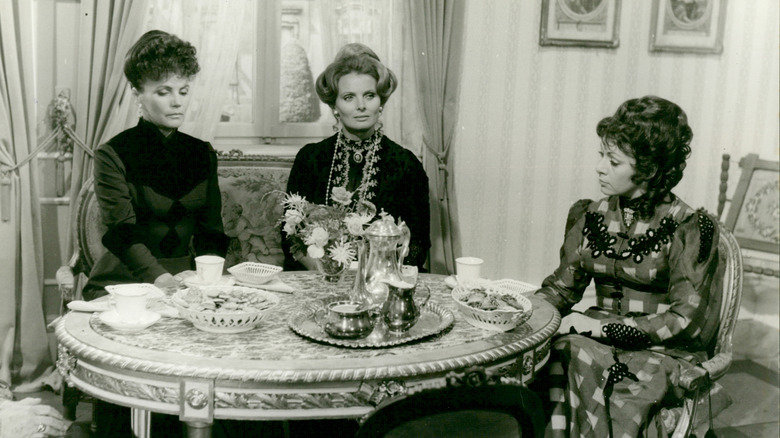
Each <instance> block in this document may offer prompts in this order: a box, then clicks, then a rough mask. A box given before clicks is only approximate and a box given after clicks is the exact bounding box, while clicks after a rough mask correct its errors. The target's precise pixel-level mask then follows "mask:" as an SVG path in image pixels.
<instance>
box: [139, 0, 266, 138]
mask: <svg viewBox="0 0 780 438" xmlns="http://www.w3.org/2000/svg"><path fill="white" fill-rule="evenodd" d="M149 1H150V2H151V4H150V6H151V7H150V10H149V14H148V16H147V22H146V24H145V29H146V30H151V29H159V30H163V31H165V32H168V33H172V34H174V35H176V36H178V37H179V38H181V39H183V40H185V41H189V42H190V43H191V44H192V45H193V46H195V49H196V50H197V56H198V63H199V64H200V73H198V75H197V76H196V77H195V80H194V81H193V84H192V87H191V90H192V94H191V96H192V97H191V100H190V108H189V110H188V112H187V117H186V120H185V122H184V124H183V125H182V127H181V128H180V130H181V131H182V132H185V133H187V134H189V135H192V136H194V137H197V138H199V139H201V140H204V141H212V140H213V139H214V132H215V129H216V127H217V123H218V122H219V116H220V112H221V110H222V107H221V105H220V103H221V102H222V101H223V100H224V96H225V95H226V94H227V92H228V85H229V83H230V79H231V78H230V74H231V72H232V71H233V68H232V66H233V65H234V64H235V62H236V57H237V55H238V48H239V40H240V39H239V37H238V35H239V34H240V33H241V32H242V31H244V30H243V29H241V27H242V26H241V24H242V23H243V22H244V20H240V19H238V18H236V17H243V16H244V15H245V14H250V13H252V8H255V7H256V6H255V5H254V2H251V1H247V0H222V1H219V2H215V1H213V0H149Z"/></svg>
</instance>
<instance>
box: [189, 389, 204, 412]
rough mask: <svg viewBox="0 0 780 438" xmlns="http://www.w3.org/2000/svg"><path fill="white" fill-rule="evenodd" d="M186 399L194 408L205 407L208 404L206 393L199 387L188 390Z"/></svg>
mask: <svg viewBox="0 0 780 438" xmlns="http://www.w3.org/2000/svg"><path fill="white" fill-rule="evenodd" d="M186 400H187V404H188V405H190V407H191V408H192V409H203V408H205V407H206V405H207V404H208V400H207V398H206V394H204V393H203V391H201V390H199V389H190V390H189V391H187V396H186Z"/></svg>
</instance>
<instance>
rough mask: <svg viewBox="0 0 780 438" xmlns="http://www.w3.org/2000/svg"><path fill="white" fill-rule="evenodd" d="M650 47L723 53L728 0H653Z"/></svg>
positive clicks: (660, 50) (665, 49) (655, 49)
mask: <svg viewBox="0 0 780 438" xmlns="http://www.w3.org/2000/svg"><path fill="white" fill-rule="evenodd" d="M652 17H653V21H652V24H651V26H650V51H652V52H688V53H721V52H722V51H723V28H724V25H725V23H726V0H653V13H652Z"/></svg>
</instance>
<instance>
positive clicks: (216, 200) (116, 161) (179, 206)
mask: <svg viewBox="0 0 780 438" xmlns="http://www.w3.org/2000/svg"><path fill="white" fill-rule="evenodd" d="M198 70H199V66H198V61H197V59H196V57H195V48H194V47H193V46H192V45H191V44H190V43H188V42H186V41H182V40H181V39H179V38H178V37H176V36H174V35H170V34H168V33H165V32H162V31H159V30H153V31H149V32H147V33H146V34H144V35H143V36H141V38H140V39H139V40H138V41H137V42H136V43H135V45H134V46H133V47H132V48H131V49H130V51H129V52H128V54H127V57H126V59H125V67H124V71H125V76H126V77H127V80H128V82H130V86H131V87H132V90H133V94H134V95H135V97H136V99H137V100H138V109H139V113H140V115H141V118H140V120H139V121H138V125H136V126H135V127H134V128H130V129H128V130H126V131H124V132H122V133H120V134H119V135H117V136H116V137H114V138H112V139H111V140H109V141H108V142H107V143H106V144H103V145H101V146H99V147H98V148H97V150H96V151H95V168H94V170H95V172H94V174H95V195H96V197H97V200H98V203H99V205H100V213H101V217H102V220H103V223H104V224H105V225H106V226H107V227H108V231H107V232H106V233H105V235H104V236H103V240H102V241H103V245H104V246H105V247H106V249H107V250H108V251H107V252H106V253H105V255H103V257H101V258H100V260H98V262H97V263H96V264H95V267H94V268H93V269H92V272H91V273H90V278H89V282H88V283H87V285H86V286H85V289H84V296H85V298H87V299H94V298H96V297H99V296H101V295H104V294H105V293H106V292H105V290H104V289H103V287H104V286H106V285H109V284H119V283H137V282H144V283H154V284H155V285H156V286H158V287H161V288H172V287H176V286H177V285H178V283H177V281H176V280H175V279H174V278H173V276H174V275H175V274H177V273H179V272H181V271H185V270H189V269H193V268H194V266H193V261H194V257H195V256H196V255H202V254H216V255H219V256H222V257H224V256H225V252H226V251H227V246H228V238H227V236H225V234H224V233H223V227H222V216H221V208H222V201H221V195H220V191H219V186H218V182H217V157H216V153H215V152H214V150H213V149H212V147H211V145H210V144H209V143H207V142H204V141H202V140H199V139H197V138H194V137H191V136H189V135H187V134H184V133H182V132H179V131H178V128H179V127H180V126H181V124H182V122H183V121H184V115H185V113H186V110H187V105H188V103H189V92H190V81H191V79H192V78H193V76H195V74H196V73H198ZM193 251H194V252H193ZM93 417H94V423H95V425H96V427H97V431H96V433H95V436H96V437H106V438H109V437H110V438H117V437H129V436H131V430H130V409H129V408H125V407H120V406H116V405H112V404H110V403H106V402H101V401H97V402H96V403H95V407H94V411H93ZM263 428H264V425H263V424H262V423H260V422H253V423H244V422H235V421H217V422H215V423H214V430H213V432H214V436H216V437H225V436H237V437H238V436H256V435H258V434H259V433H261V432H260V429H263ZM151 431H152V436H153V437H166V438H168V437H178V436H182V435H183V434H182V425H181V423H180V422H179V419H178V417H176V416H170V415H161V414H153V415H152V426H151Z"/></svg>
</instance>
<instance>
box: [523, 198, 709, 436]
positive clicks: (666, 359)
mask: <svg viewBox="0 0 780 438" xmlns="http://www.w3.org/2000/svg"><path fill="white" fill-rule="evenodd" d="M621 214H622V213H621V211H620V209H619V206H618V198H617V197H608V198H604V199H602V200H599V201H590V200H582V201H578V202H577V203H575V204H574V205H573V206H572V208H571V209H570V211H569V217H568V220H567V227H566V234H565V237H564V243H563V246H562V248H561V251H560V255H561V263H560V266H559V267H558V269H556V271H555V272H554V273H553V274H552V275H550V276H549V277H548V278H547V279H545V281H544V282H543V283H542V289H540V290H539V291H538V292H537V293H538V294H539V295H540V296H541V297H543V298H544V299H546V300H547V301H549V302H550V303H552V304H553V305H555V306H556V307H557V308H558V309H560V310H561V313H562V314H563V315H566V314H567V313H568V312H569V311H570V309H571V307H572V306H574V305H575V304H577V303H578V302H579V301H580V300H581V299H582V296H583V293H584V291H585V289H586V287H587V286H588V285H589V284H590V282H591V281H592V280H593V281H595V283H596V295H597V306H596V307H593V308H590V309H588V310H587V311H586V312H585V314H586V315H587V316H590V317H592V318H596V319H600V320H602V321H603V323H604V324H606V323H610V322H614V323H620V324H626V325H629V326H632V327H635V328H637V329H638V330H640V331H641V332H643V333H645V334H647V335H648V336H649V337H650V340H651V343H652V344H653V345H652V347H651V348H650V350H644V351H635V352H628V351H621V350H617V355H618V357H619V359H620V361H621V362H623V363H625V364H627V365H628V371H629V372H631V373H633V374H634V375H636V376H637V377H638V379H639V381H638V382H634V381H633V380H631V379H624V380H623V381H621V382H618V383H616V384H615V386H614V388H613V392H612V395H611V396H610V397H609V400H610V415H611V421H612V427H613V432H614V434H613V436H614V437H616V438H617V437H636V436H649V435H648V433H650V434H651V435H650V436H652V433H655V432H652V433H651V432H649V430H650V429H653V430H656V431H658V429H659V427H660V429H663V426H662V424H663V422H661V421H654V419H653V414H654V413H655V412H657V410H658V408H659V407H660V406H661V405H660V403H661V401H662V400H663V401H664V402H665V403H666V402H669V401H670V400H674V399H676V398H679V397H680V396H681V394H677V391H679V389H677V385H676V381H677V379H678V376H679V373H680V370H681V369H682V368H685V367H690V366H693V365H691V364H692V363H696V362H697V361H700V360H703V359H706V352H705V350H706V348H707V346H708V345H709V342H710V339H709V338H710V337H711V336H712V332H705V331H704V330H703V327H705V326H707V324H706V321H707V320H708V318H718V314H719V308H718V306H717V303H716V302H715V300H714V299H713V300H712V302H711V300H710V284H711V282H712V278H713V276H714V274H715V271H716V268H717V264H718V253H717V245H712V244H711V243H712V242H713V241H714V242H717V241H718V235H717V232H718V230H717V227H711V228H708V227H702V226H701V223H706V222H708V221H711V219H709V217H708V216H707V217H706V218H705V219H704V220H702V219H701V217H702V215H706V213H704V212H701V211H696V210H694V209H692V208H691V207H689V206H688V205H686V204H685V203H684V202H682V201H681V200H680V199H678V198H676V197H675V198H674V199H672V200H671V202H669V203H665V204H661V205H659V206H658V207H657V208H656V214H655V216H653V217H652V218H649V219H637V220H634V222H633V223H632V224H631V226H630V227H626V226H625V224H624V223H623V220H622V216H621ZM551 354H552V358H551V362H552V363H551V366H550V380H549V381H550V385H551V386H552V387H551V389H550V397H551V402H552V403H553V406H554V409H553V413H552V417H551V422H550V428H551V430H552V431H553V432H554V434H553V436H556V437H594V438H604V437H607V436H608V435H609V434H608V426H607V423H606V422H607V414H606V410H605V404H604V393H603V391H604V388H605V384H606V382H607V377H608V375H609V371H608V369H609V367H610V366H612V365H613V364H614V363H615V360H614V358H613V348H612V347H610V346H607V345H604V344H601V343H599V342H598V341H597V340H593V339H590V338H586V337H583V336H579V335H567V336H563V337H561V338H559V339H558V340H557V341H555V342H554V344H553V347H552V353H551ZM659 424H660V425H661V426H658V425H659ZM662 432H663V430H661V433H662Z"/></svg>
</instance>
